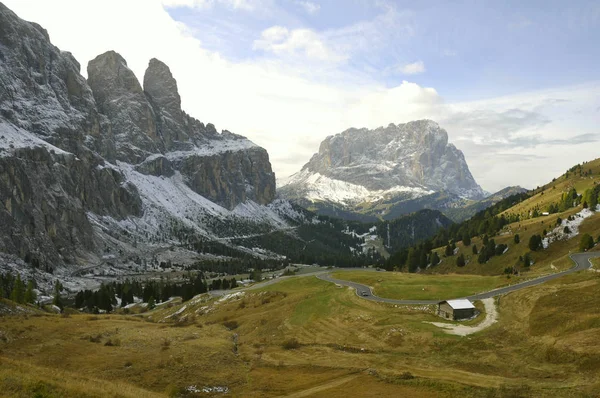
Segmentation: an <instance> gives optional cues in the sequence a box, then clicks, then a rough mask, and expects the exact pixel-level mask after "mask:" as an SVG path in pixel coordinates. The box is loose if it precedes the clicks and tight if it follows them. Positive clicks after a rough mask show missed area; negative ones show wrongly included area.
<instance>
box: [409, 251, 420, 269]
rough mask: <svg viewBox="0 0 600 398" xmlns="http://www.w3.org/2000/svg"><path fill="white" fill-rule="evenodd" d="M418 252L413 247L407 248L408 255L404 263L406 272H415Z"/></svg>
mask: <svg viewBox="0 0 600 398" xmlns="http://www.w3.org/2000/svg"><path fill="white" fill-rule="evenodd" d="M419 257H420V255H419V253H418V252H417V250H415V249H414V248H412V247H411V248H410V249H409V250H408V257H407V259H406V264H407V265H408V272H415V271H416V270H417V268H418V267H419Z"/></svg>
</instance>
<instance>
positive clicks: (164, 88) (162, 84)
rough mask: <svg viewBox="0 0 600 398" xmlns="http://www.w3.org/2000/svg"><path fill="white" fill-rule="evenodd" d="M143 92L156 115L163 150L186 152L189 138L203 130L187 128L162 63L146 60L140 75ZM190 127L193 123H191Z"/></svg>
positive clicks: (172, 80) (174, 85)
mask: <svg viewBox="0 0 600 398" xmlns="http://www.w3.org/2000/svg"><path fill="white" fill-rule="evenodd" d="M144 91H145V92H146V95H147V96H148V98H149V99H150V103H151V104H152V106H153V108H154V112H155V113H156V115H157V128H158V130H159V133H160V135H161V137H162V139H163V142H164V145H165V147H166V148H167V149H189V148H190V145H189V144H190V143H189V140H190V135H193V134H197V133H198V132H200V130H203V128H202V127H203V126H200V125H197V126H194V127H192V128H191V129H190V127H188V120H187V117H186V115H185V113H184V112H183V110H182V109H181V97H180V96H179V91H178V90H177V81H176V80H175V78H174V77H173V75H172V74H171V70H170V69H169V67H168V66H167V65H166V64H165V63H164V62H162V61H159V60H158V59H156V58H152V59H151V60H150V62H149V64H148V68H147V69H146V73H145V74H144ZM190 122H191V121H190ZM190 124H196V123H193V122H191V123H190ZM190 130H195V131H190ZM202 132H204V131H202Z"/></svg>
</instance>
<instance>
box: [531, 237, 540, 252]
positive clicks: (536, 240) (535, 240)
mask: <svg viewBox="0 0 600 398" xmlns="http://www.w3.org/2000/svg"><path fill="white" fill-rule="evenodd" d="M541 248H542V237H541V236H540V235H532V236H531V238H529V250H531V251H532V252H534V251H537V250H540V249H541Z"/></svg>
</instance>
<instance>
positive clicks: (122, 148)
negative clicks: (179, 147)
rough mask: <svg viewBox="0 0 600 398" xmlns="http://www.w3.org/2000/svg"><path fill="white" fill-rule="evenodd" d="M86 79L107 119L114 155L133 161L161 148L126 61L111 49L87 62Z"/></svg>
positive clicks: (151, 113) (153, 120)
mask: <svg viewBox="0 0 600 398" xmlns="http://www.w3.org/2000/svg"><path fill="white" fill-rule="evenodd" d="M87 73H88V83H89V85H90V87H91V89H92V92H93V93H94V98H95V99H96V104H97V105H98V111H99V112H100V113H102V114H103V115H106V117H107V118H108V120H109V121H110V126H109V129H110V133H109V134H110V135H111V136H112V137H113V139H114V143H115V148H116V158H117V159H118V160H120V161H123V162H127V163H133V164H137V163H140V162H142V161H143V160H144V159H146V158H147V157H148V156H149V155H151V154H154V153H157V152H160V151H161V150H164V145H162V142H161V140H160V139H159V136H158V130H157V128H156V116H155V114H154V110H153V109H152V107H151V106H150V104H149V102H148V100H147V99H146V95H145V94H144V90H143V89H142V86H140V83H139V82H138V80H137V78H136V77H135V75H134V74H133V72H132V71H131V69H129V68H128V67H127V62H126V61H125V60H124V59H123V57H121V56H120V55H119V54H117V53H116V52H114V51H109V52H106V53H104V54H102V55H99V56H97V57H96V58H95V59H93V60H92V61H90V62H89V64H88V67H87Z"/></svg>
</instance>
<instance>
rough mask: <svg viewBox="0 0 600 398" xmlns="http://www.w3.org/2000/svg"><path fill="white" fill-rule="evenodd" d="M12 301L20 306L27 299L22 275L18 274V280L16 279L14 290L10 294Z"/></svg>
mask: <svg viewBox="0 0 600 398" xmlns="http://www.w3.org/2000/svg"><path fill="white" fill-rule="evenodd" d="M10 299H11V300H12V301H14V302H15V303H19V304H22V303H23V300H24V299H25V286H24V285H23V282H22V281H21V275H19V274H17V278H16V279H15V283H14V286H13V290H12V292H11V293H10Z"/></svg>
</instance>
